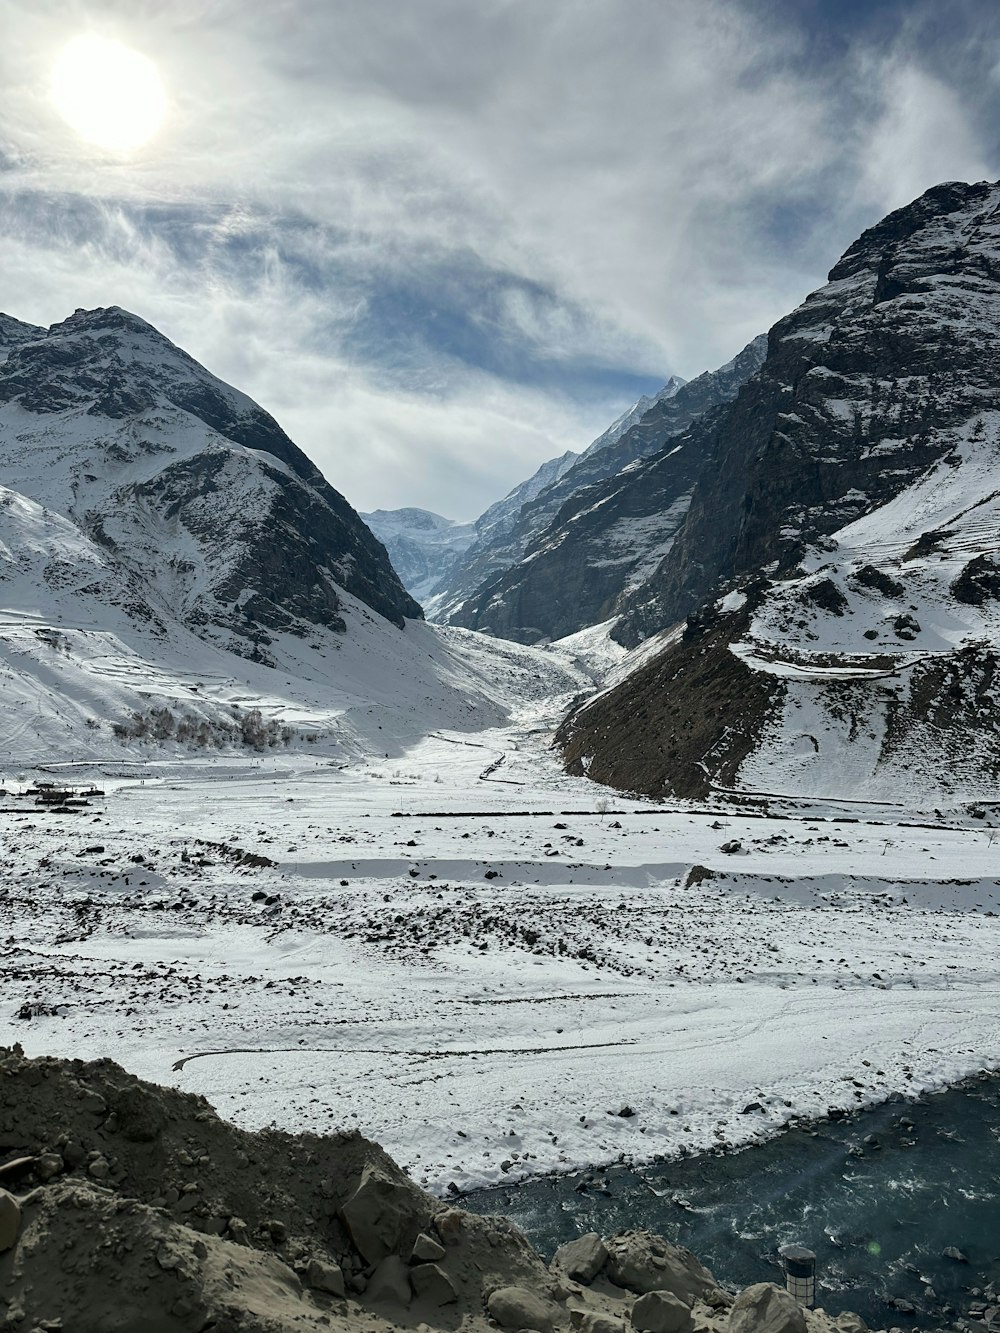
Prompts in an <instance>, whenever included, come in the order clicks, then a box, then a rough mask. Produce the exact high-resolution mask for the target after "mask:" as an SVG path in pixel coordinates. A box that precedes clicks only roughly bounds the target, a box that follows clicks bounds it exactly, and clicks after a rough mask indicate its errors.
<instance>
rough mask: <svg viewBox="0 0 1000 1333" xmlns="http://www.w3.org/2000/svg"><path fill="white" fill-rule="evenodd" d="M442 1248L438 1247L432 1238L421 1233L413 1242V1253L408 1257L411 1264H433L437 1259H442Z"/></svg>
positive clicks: (441, 1246)
mask: <svg viewBox="0 0 1000 1333" xmlns="http://www.w3.org/2000/svg"><path fill="white" fill-rule="evenodd" d="M444 1254H445V1251H444V1246H443V1245H439V1244H438V1243H437V1241H436V1240H434V1238H433V1237H432V1236H428V1235H426V1234H425V1233H424V1232H423V1231H421V1233H420V1235H419V1236H418V1237H417V1239H416V1240H415V1241H414V1242H413V1252H412V1254H411V1255H410V1263H411V1264H433V1263H436V1262H437V1261H438V1259H443V1258H444Z"/></svg>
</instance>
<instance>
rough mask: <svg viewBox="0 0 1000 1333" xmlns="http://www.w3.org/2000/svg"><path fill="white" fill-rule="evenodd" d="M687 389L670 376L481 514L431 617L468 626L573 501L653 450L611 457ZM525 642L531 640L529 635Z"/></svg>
mask: <svg viewBox="0 0 1000 1333" xmlns="http://www.w3.org/2000/svg"><path fill="white" fill-rule="evenodd" d="M708 378H709V377H708V376H702V377H701V379H702V380H705V379H708ZM685 387H686V386H685V381H684V380H682V379H681V378H680V376H678V375H671V377H670V379H669V380H668V381H667V382H666V384H665V385H664V386H663V388H662V389H661V390H660V391H659V393H657V394H654V395H653V396H652V397H648V396H643V397H642V398H640V399H639V400H638V402H636V403H633V404H632V406H631V407H630V408H629V409H628V411H627V412H623V413H622V415H621V416H620V417H619V418H618V419H617V420H616V421H614V422H612V424H611V425H610V426H609V427H608V429H607V430H606V431H604V432H603V434H601V435H599V436H598V437H597V439H596V440H594V441H593V442H592V443H591V444H589V445H588V446H587V448H586V449H585V450H584V451H583V453H582V454H577V453H574V452H573V451H572V450H568V451H567V452H566V453H564V454H561V455H560V456H559V457H558V458H550V459H549V460H548V461H547V462H545V463H543V464H542V466H541V467H540V468H538V470H537V471H536V472H534V473H533V474H532V475H531V476H530V477H528V479H527V480H526V481H522V482H521V484H520V485H519V486H515V487H514V489H513V490H512V491H510V493H509V494H507V495H505V496H504V497H503V499H502V500H498V501H497V502H496V504H492V505H490V507H489V509H487V510H485V511H484V512H483V513H482V514H480V516H479V518H477V519H476V522H475V530H476V531H475V539H474V540H473V542H472V543H471V544H470V546H469V548H468V550H467V552H466V554H465V556H464V558H463V559H461V560H459V561H457V562H456V564H455V566H454V567H453V568H452V569H451V570H450V571H449V572H448V573H447V574H445V575H444V576H443V577H442V578H441V579H440V580H439V582H438V584H437V586H436V587H435V588H434V589H433V590H432V594H431V596H430V597H429V599H428V600H427V603H426V610H427V613H428V616H429V618H430V619H431V620H434V621H438V622H439V623H442V624H447V623H451V624H456V625H458V624H465V623H466V622H465V621H464V620H462V619H461V614H462V608H463V606H464V605H465V603H466V602H467V601H469V600H475V599H476V598H477V597H478V596H479V594H480V591H481V590H482V589H483V588H485V587H486V586H487V585H488V584H489V583H490V582H491V581H492V580H493V579H495V578H497V577H498V576H499V575H502V574H503V573H504V572H505V571H506V570H508V569H510V568H511V567H512V566H513V565H516V564H517V563H518V561H519V560H521V558H522V557H523V556H524V554H525V552H526V551H527V550H528V548H529V547H530V546H531V544H532V542H533V541H534V540H535V539H536V538H537V537H538V536H539V534H541V533H542V532H544V531H545V529H546V528H547V527H548V526H549V524H550V523H551V522H552V520H553V519H554V518H555V516H556V515H557V514H558V512H559V510H560V508H561V507H562V505H563V504H564V503H565V501H566V500H567V499H568V498H569V497H570V496H572V495H573V494H574V493H575V492H576V491H578V490H580V489H582V488H583V487H584V486H588V485H591V484H592V483H593V482H595V481H599V480H600V479H601V478H603V477H610V476H613V475H614V474H615V473H616V472H617V471H619V470H620V469H621V468H622V467H624V466H625V465H626V463H627V462H631V461H632V460H633V459H634V458H636V457H640V456H641V451H642V448H643V447H645V448H646V450H647V452H648V450H649V448H650V447H655V445H654V446H650V444H649V437H648V436H640V435H637V436H636V437H635V440H636V443H635V446H634V447H633V448H629V447H628V446H626V447H625V448H624V449H623V450H622V451H621V452H620V453H615V452H613V451H614V447H615V446H616V445H617V444H618V442H619V440H621V439H622V437H623V436H624V435H626V434H628V433H629V432H631V431H632V429H633V427H635V426H637V425H638V424H639V422H641V421H642V420H643V418H644V417H646V415H647V414H650V413H654V412H655V411H656V409H658V408H660V407H662V406H663V405H664V404H666V403H668V402H669V401H670V400H671V399H673V398H674V397H675V395H676V394H678V393H680V391H681V390H682V389H684V388H685ZM698 396H699V394H698V388H697V387H695V390H694V395H693V398H692V402H697V400H698ZM685 398H686V396H685V395H682V397H681V402H680V405H679V406H678V405H676V404H675V405H674V407H673V408H672V409H668V412H669V415H670V420H672V421H673V420H677V421H681V420H684V421H686V420H689V419H690V418H689V417H687V416H686V415H685V407H684V403H685ZM678 429H679V427H678ZM661 434H662V431H661ZM641 440H644V441H645V445H643V444H642V443H640V441H641ZM522 637H527V638H528V639H529V640H530V637H531V636H530V635H529V636H522Z"/></svg>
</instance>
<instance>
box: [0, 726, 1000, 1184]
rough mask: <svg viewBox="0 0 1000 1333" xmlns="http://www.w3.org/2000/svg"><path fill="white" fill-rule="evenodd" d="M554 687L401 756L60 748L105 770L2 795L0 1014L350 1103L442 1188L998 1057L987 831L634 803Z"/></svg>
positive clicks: (634, 1156) (278, 1106) (652, 1146)
mask: <svg viewBox="0 0 1000 1333" xmlns="http://www.w3.org/2000/svg"><path fill="white" fill-rule="evenodd" d="M533 707H534V715H530V714H531V710H530V709H529V716H528V717H527V718H526V719H523V720H521V721H519V722H517V723H512V724H510V725H508V726H507V727H505V728H502V729H495V730H493V731H485V732H481V733H479V734H477V735H475V736H473V735H471V734H470V733H468V732H466V733H456V732H450V733H449V732H448V731H446V730H442V731H441V732H440V733H439V734H437V735H432V736H428V737H426V738H424V739H423V740H421V741H419V742H417V743H414V744H412V745H410V746H408V747H406V748H405V750H404V752H403V754H402V755H401V756H400V757H398V759H393V760H390V761H388V762H387V761H385V760H382V761H381V762H378V763H376V762H375V761H374V760H373V759H369V760H367V761H364V760H355V761H352V762H350V763H349V764H347V766H341V762H340V761H337V762H336V763H333V762H331V761H330V760H329V759H321V758H311V757H303V756H295V755H280V756H264V757H261V758H255V759H243V758H239V757H232V756H229V757H218V758H216V759H214V760H206V761H204V762H200V761H197V760H191V759H187V760H185V761H178V760H176V759H173V758H170V757H167V758H164V759H161V760H160V761H159V762H157V763H149V764H146V765H143V766H142V767H141V769H139V770H138V771H139V772H140V773H141V776H139V777H127V776H125V775H126V774H127V773H129V771H130V770H129V768H128V767H127V766H125V765H121V764H119V765H118V766H112V765H110V764H107V763H104V764H92V765H88V766H83V767H79V768H77V767H74V768H72V769H70V770H64V771H69V772H73V773H74V774H76V775H79V777H80V778H81V780H83V779H87V780H89V779H91V778H98V779H100V784H101V786H102V787H103V789H104V790H105V792H106V796H105V797H104V798H103V800H102V801H100V802H99V803H98V804H96V805H95V806H93V807H91V808H90V809H88V810H86V811H85V812H84V813H83V814H81V815H77V816H72V817H65V816H63V817H60V816H56V815H51V814H50V815H46V814H43V813H38V812H36V811H35V810H34V808H33V807H32V806H30V805H29V806H26V807H24V812H23V813H4V814H3V815H0V818H2V819H3V820H4V829H5V833H6V837H5V846H6V848H7V854H8V862H9V871H8V876H7V878H6V880H5V885H4V889H3V894H2V896H0V933H2V937H3V938H4V939H5V941H6V944H5V984H4V988H3V996H2V1003H0V1039H2V1040H3V1041H5V1042H10V1041H14V1040H19V1041H21V1042H22V1044H23V1045H24V1047H25V1049H26V1050H27V1051H28V1052H29V1053H32V1054H35V1053H42V1052H53V1053H55V1052H62V1053H65V1052H67V1051H72V1053H73V1054H75V1055H79V1056H81V1057H96V1056H102V1055H110V1056H112V1057H113V1058H115V1059H117V1060H119V1061H121V1062H122V1063H124V1064H125V1065H126V1066H127V1067H128V1068H130V1069H132V1070H134V1071H135V1072H136V1073H138V1074H140V1075H142V1076H143V1077H147V1078H153V1079H157V1080H159V1081H166V1082H175V1083H177V1084H178V1085H179V1086H182V1087H184V1088H187V1089H191V1090H196V1091H200V1092H204V1093H205V1094H206V1095H207V1096H209V1098H210V1099H211V1100H212V1101H213V1102H214V1103H215V1105H216V1106H217V1107H218V1109H219V1110H220V1111H221V1112H222V1113H223V1114H225V1115H227V1116H231V1117H232V1118H234V1119H235V1120H237V1121H238V1122H239V1123H242V1124H244V1125H247V1126H253V1125H261V1124H267V1123H271V1122H274V1123H277V1124H279V1125H281V1126H284V1127H287V1128H294V1129H305V1128H309V1129H315V1130H318V1131H325V1130H332V1129H337V1128H345V1127H356V1128H358V1129H360V1130H361V1131H362V1132H364V1133H365V1134H367V1135H369V1136H371V1137H373V1138H375V1139H377V1140H378V1141H379V1142H381V1143H382V1144H383V1145H384V1146H385V1147H386V1148H387V1149H388V1150H389V1151H390V1152H391V1153H392V1154H393V1155H394V1156H395V1157H396V1158H397V1159H398V1160H399V1161H400V1162H402V1163H403V1164H404V1165H405V1166H406V1167H407V1168H408V1169H409V1170H410V1171H411V1172H412V1173H413V1175H414V1176H415V1178H416V1179H417V1180H419V1181H421V1182H423V1183H426V1184H427V1185H428V1186H430V1187H431V1188H432V1189H434V1190H436V1191H438V1192H447V1191H448V1189H449V1187H450V1186H451V1185H452V1184H454V1185H455V1187H456V1188H459V1189H463V1188H467V1187H471V1186H474V1185H477V1184H483V1183H493V1182H497V1181H500V1180H514V1179H517V1178H519V1177H521V1176H524V1175H529V1174H535V1173H538V1172H546V1171H567V1170H570V1169H571V1168H574V1167H579V1166H584V1165H596V1164H604V1163H607V1162H610V1161H614V1160H616V1159H618V1158H619V1157H620V1155H622V1154H624V1155H625V1157H626V1159H631V1160H635V1161H642V1160H648V1159H649V1158H650V1157H652V1156H654V1155H656V1154H658V1153H676V1152H682V1151H686V1152H690V1151H696V1150H699V1149H705V1148H711V1147H713V1146H715V1145H719V1144H721V1143H729V1144H734V1145H735V1144H740V1143H745V1142H751V1141H753V1140H755V1139H758V1138H760V1137H761V1136H764V1135H767V1134H770V1133H773V1132H775V1131H776V1130H777V1129H778V1128H779V1127H780V1126H781V1125H782V1124H784V1123H786V1122H787V1121H788V1120H789V1119H790V1118H791V1117H794V1116H814V1115H816V1114H819V1113H822V1112H824V1111H825V1110H826V1109H827V1108H828V1107H839V1108H849V1107H853V1106H858V1105H863V1104H867V1103H869V1102H872V1101H876V1100H880V1099H882V1098H884V1097H885V1096H887V1095H889V1094H890V1093H892V1092H897V1091H898V1092H904V1093H906V1092H916V1091H918V1090H920V1089H923V1088H929V1087H936V1086H940V1085H941V1084H943V1083H945V1082H948V1081H951V1080H953V1079H956V1078H958V1077H960V1076H962V1075H964V1074H966V1073H969V1072H972V1071H973V1070H976V1069H979V1068H983V1067H989V1066H992V1065H995V1064H997V1063H1000V1026H998V1023H997V1016H998V1005H997V1000H996V995H997V993H998V992H997V982H998V970H1000V968H998V963H997V959H998V957H1000V950H998V948H997V944H998V935H1000V924H998V923H1000V917H998V916H996V915H994V913H996V912H998V911H1000V886H998V883H997V879H996V868H997V850H996V848H995V847H994V844H993V835H992V833H991V831H990V830H989V829H986V828H981V827H978V826H976V827H970V826H968V825H969V821H968V820H967V819H963V818H959V817H957V816H956V817H954V818H953V819H952V820H951V821H950V825H951V826H945V825H947V824H948V823H949V821H947V820H946V821H944V822H943V824H942V826H941V827H935V828H927V827H919V826H918V825H917V824H916V822H913V823H907V822H905V821H906V820H907V818H908V816H907V815H906V813H905V812H901V811H891V810H886V809H884V808H881V809H878V810H876V809H874V808H870V809H869V808H865V807H861V808H859V809H858V810H857V814H858V816H859V817H860V820H861V822H851V823H845V822H833V820H832V819H826V818H825V815H831V816H832V815H838V816H841V817H842V813H841V812H842V809H843V807H833V806H830V807H828V808H824V807H823V805H822V803H815V804H813V805H812V806H811V807H810V808H809V809H808V810H807V811H804V812H800V811H797V810H796V809H795V808H794V806H793V805H792V803H787V804H786V807H785V809H784V810H783V812H782V813H781V814H780V815H778V816H776V817H774V818H768V819H764V818H753V817H751V816H749V815H747V814H745V813H744V814H736V813H733V812H731V811H730V812H728V813H727V812H725V810H724V808H723V807H721V806H720V807H719V808H716V809H698V808H693V807H692V808H688V807H681V808H677V809H673V810H668V809H665V808H662V807H661V808H658V807H655V806H652V805H648V804H645V803H643V802H636V801H631V800H625V799H624V798H621V797H619V796H617V795H615V794H613V793H610V794H606V793H604V792H603V791H602V789H600V788H595V787H594V786H593V785H592V784H589V783H587V782H585V781H582V780H577V779H570V778H568V777H566V776H565V775H564V774H562V773H561V772H560V770H559V769H558V766H557V764H556V760H555V757H554V756H553V754H552V753H551V752H550V751H549V750H548V748H547V741H548V732H547V731H545V730H544V729H543V728H542V726H541V722H542V721H544V710H543V707H542V705H541V704H540V703H538V704H536V705H534V706H533ZM501 755H504V756H505V759H504V762H503V763H502V764H501V765H500V766H499V767H496V768H494V769H493V771H492V772H488V771H487V770H489V769H490V767H491V766H492V765H493V764H494V763H495V761H496V760H497V759H498V758H499V756H501ZM345 762H346V761H345ZM132 771H135V770H132ZM108 773H110V774H112V776H111V777H110V778H109V777H107V776H105V775H106V774H108ZM484 773H485V774H487V775H486V776H485V777H483V776H481V775H483V774H484ZM508 775H509V776H508ZM510 783H516V784H517V785H509V784H510ZM10 785H13V786H15V787H16V786H17V785H18V784H10ZM605 795H607V801H608V804H609V806H610V809H609V810H607V811H605V812H603V813H602V812H601V811H600V810H599V809H598V808H597V807H598V805H599V804H603V801H602V799H601V798H602V797H603V796H605ZM23 800H24V798H23V797H17V796H11V797H9V798H8V799H7V802H6V805H7V806H8V807H9V809H10V810H13V811H18V810H19V809H20V805H19V803H20V802H22V801H23ZM566 812H569V813H566ZM876 818H877V819H878V820H879V821H881V822H879V823H876V822H874V820H875V819H876ZM732 840H735V841H738V842H739V843H740V851H738V852H736V853H723V852H721V850H720V848H721V846H722V845H723V844H728V843H729V842H730V841H732ZM998 845H1000V844H998ZM244 852H251V853H254V854H256V856H257V857H261V858H267V859H268V860H269V861H271V862H274V863H275V864H273V865H268V864H247V863H246V862H245V860H244V858H243V853H244ZM138 858H143V859H141V860H140V859H138ZM691 867H703V868H705V869H707V870H708V871H710V872H711V873H710V874H709V875H705V873H704V869H702V870H696V871H694V872H693V873H692V871H691ZM24 1006H28V1007H27V1009H25V1008H24ZM28 1013H31V1014H32V1015H33V1016H31V1017H19V1015H20V1014H28ZM754 1104H757V1105H759V1107H760V1108H761V1109H759V1110H747V1109H746V1108H747V1107H750V1106H752V1105H754ZM625 1108H630V1109H631V1110H632V1111H633V1112H634V1114H633V1115H630V1116H621V1115H619V1114H618V1112H620V1111H621V1110H623V1109H625Z"/></svg>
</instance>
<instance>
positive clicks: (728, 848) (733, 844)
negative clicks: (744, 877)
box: [719, 838, 743, 856]
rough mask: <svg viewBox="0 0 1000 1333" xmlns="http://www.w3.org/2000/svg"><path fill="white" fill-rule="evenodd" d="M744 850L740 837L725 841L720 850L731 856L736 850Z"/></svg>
mask: <svg viewBox="0 0 1000 1333" xmlns="http://www.w3.org/2000/svg"><path fill="white" fill-rule="evenodd" d="M742 850H743V844H742V843H741V842H740V840H739V839H738V838H730V839H729V841H728V842H724V843H723V844H722V846H721V847H720V848H719V851H720V852H725V853H726V854H727V855H729V856H732V855H733V853H735V852H741V851H742Z"/></svg>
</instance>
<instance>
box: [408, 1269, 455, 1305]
mask: <svg viewBox="0 0 1000 1333" xmlns="http://www.w3.org/2000/svg"><path fill="white" fill-rule="evenodd" d="M410 1282H411V1284H412V1286H413V1294H414V1295H415V1296H416V1297H417V1299H418V1300H421V1301H427V1303H428V1304H429V1305H454V1304H455V1302H456V1301H457V1300H458V1292H457V1291H456V1290H455V1284H454V1283H453V1282H452V1280H451V1278H450V1277H449V1276H448V1274H447V1273H446V1272H445V1271H444V1269H443V1268H440V1267H439V1266H438V1265H437V1264H417V1266H416V1267H415V1268H411V1269H410Z"/></svg>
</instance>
